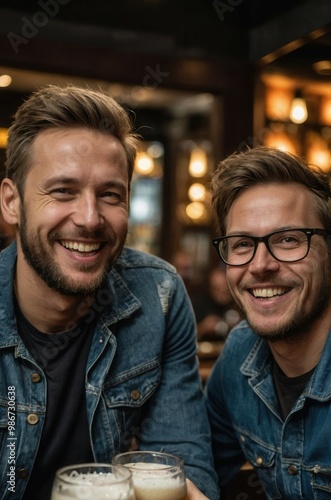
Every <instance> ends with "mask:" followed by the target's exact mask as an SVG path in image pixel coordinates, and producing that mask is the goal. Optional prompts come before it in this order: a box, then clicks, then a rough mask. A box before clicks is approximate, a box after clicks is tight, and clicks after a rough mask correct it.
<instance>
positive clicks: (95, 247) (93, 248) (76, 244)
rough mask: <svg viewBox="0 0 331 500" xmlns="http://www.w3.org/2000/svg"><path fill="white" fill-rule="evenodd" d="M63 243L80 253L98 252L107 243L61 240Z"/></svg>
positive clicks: (67, 247) (64, 245) (69, 248)
mask: <svg viewBox="0 0 331 500" xmlns="http://www.w3.org/2000/svg"><path fill="white" fill-rule="evenodd" d="M60 243H61V245H62V246H63V247H64V248H66V249H67V250H71V251H75V252H79V253H91V252H98V251H99V250H100V249H101V248H102V247H103V246H104V245H105V243H100V242H98V243H82V242H81V241H60Z"/></svg>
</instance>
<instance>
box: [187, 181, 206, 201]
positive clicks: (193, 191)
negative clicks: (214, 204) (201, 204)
mask: <svg viewBox="0 0 331 500" xmlns="http://www.w3.org/2000/svg"><path fill="white" fill-rule="evenodd" d="M188 197H189V198H190V200H191V201H204V200H205V198H206V188H205V186H204V185H203V184H200V183H198V182H195V183H194V184H191V186H190V187H189V190H188Z"/></svg>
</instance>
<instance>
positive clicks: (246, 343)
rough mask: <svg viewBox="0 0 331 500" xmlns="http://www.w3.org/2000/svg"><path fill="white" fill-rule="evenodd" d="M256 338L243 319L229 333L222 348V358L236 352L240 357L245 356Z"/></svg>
mask: <svg viewBox="0 0 331 500" xmlns="http://www.w3.org/2000/svg"><path fill="white" fill-rule="evenodd" d="M257 339H258V337H257V336H256V334H255V333H254V332H253V331H252V329H251V328H250V326H249V325H248V323H247V321H246V320H245V319H244V320H242V321H241V322H240V323H238V325H236V326H235V327H234V328H233V329H232V330H231V332H230V333H229V335H228V337H227V339H226V343H225V346H224V351H223V352H224V356H226V355H227V354H230V355H231V354H233V353H234V352H238V354H240V355H241V356H243V357H244V356H247V354H248V353H249V352H250V351H251V349H252V348H253V346H254V345H255V344H256V341H257Z"/></svg>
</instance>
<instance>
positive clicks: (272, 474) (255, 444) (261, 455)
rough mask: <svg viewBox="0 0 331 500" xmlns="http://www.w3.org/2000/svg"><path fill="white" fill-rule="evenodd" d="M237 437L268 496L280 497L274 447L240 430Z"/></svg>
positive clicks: (274, 498)
mask: <svg viewBox="0 0 331 500" xmlns="http://www.w3.org/2000/svg"><path fill="white" fill-rule="evenodd" d="M239 439H240V443H241V447H242V449H243V452H244V454H245V456H246V458H247V461H248V462H249V463H250V464H251V465H252V466H253V467H254V469H255V471H256V473H257V475H258V476H259V479H260V481H261V484H262V486H263V487H265V490H266V491H267V492H268V495H269V498H272V499H273V500H276V499H281V498H282V496H281V494H280V492H279V490H278V488H277V480H276V449H274V448H273V447H271V446H270V445H268V444H267V443H263V442H262V441H260V440H258V439H257V438H255V437H253V436H251V435H250V434H247V433H243V432H242V431H241V432H240V433H239Z"/></svg>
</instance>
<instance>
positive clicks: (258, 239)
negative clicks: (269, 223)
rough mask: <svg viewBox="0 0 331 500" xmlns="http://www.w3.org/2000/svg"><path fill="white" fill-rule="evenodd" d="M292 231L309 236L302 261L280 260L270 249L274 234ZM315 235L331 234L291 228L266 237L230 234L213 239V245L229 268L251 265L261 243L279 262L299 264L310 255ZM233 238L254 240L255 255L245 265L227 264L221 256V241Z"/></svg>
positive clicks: (310, 229)
mask: <svg viewBox="0 0 331 500" xmlns="http://www.w3.org/2000/svg"><path fill="white" fill-rule="evenodd" d="M291 231H301V232H303V233H304V234H305V235H306V236H307V243H308V244H307V252H306V255H305V256H304V257H300V259H295V260H282V259H278V258H277V257H276V256H275V255H274V254H273V253H272V251H271V249H270V247H269V238H270V236H273V235H274V234H278V233H286V232H291ZM314 234H317V235H319V236H325V237H326V236H329V235H330V234H331V232H330V231H328V230H327V229H322V228H312V227H292V228H289V229H278V230H277V231H273V232H272V233H269V234H266V235H265V236H251V235H248V234H230V235H228V236H220V237H218V238H213V239H212V245H213V246H214V247H215V249H216V251H217V253H218V256H219V257H220V259H221V260H222V261H223V262H224V264H226V265H227V266H231V267H240V266H247V264H249V263H250V262H252V260H253V259H254V257H255V254H256V251H257V247H258V244H259V243H260V242H263V243H264V244H265V246H266V248H267V250H268V252H269V253H270V255H271V256H272V257H273V258H274V259H276V260H277V261H278V262H287V263H292V262H299V261H300V260H303V259H305V258H306V257H307V255H308V253H309V250H310V243H311V238H312V236H314ZM232 237H239V238H240V237H243V238H250V239H251V240H253V242H254V251H253V254H252V256H251V257H250V259H249V260H248V261H247V262H245V264H229V263H228V262H226V261H225V260H224V258H223V257H222V256H221V253H220V250H219V244H220V242H221V241H224V240H226V239H228V238H232Z"/></svg>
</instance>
